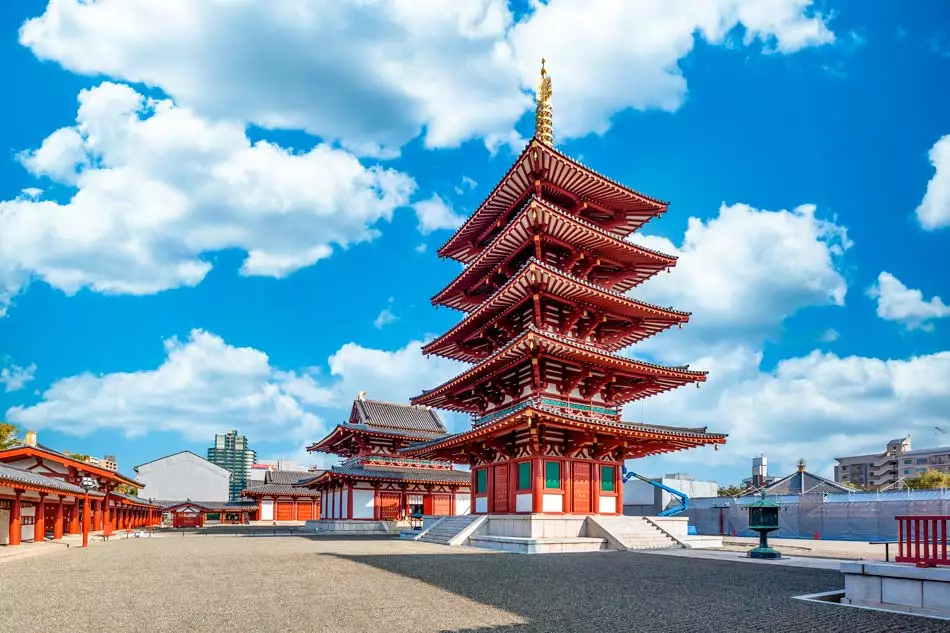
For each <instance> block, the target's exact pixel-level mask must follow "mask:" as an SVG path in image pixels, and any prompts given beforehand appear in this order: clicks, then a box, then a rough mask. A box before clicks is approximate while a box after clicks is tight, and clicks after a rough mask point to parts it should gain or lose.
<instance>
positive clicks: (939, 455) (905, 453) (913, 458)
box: [835, 436, 950, 489]
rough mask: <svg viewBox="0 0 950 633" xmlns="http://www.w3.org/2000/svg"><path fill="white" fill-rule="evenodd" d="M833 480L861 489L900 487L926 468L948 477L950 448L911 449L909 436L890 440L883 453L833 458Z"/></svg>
mask: <svg viewBox="0 0 950 633" xmlns="http://www.w3.org/2000/svg"><path fill="white" fill-rule="evenodd" d="M835 460H836V461H837V462H838V464H837V465H836V466H835V481H837V482H838V483H847V484H853V485H855V486H858V487H861V488H873V489H881V488H902V487H903V481H904V479H907V478H909V477H918V476H920V475H922V474H923V473H925V472H926V471H927V470H929V469H933V470H937V471H940V472H942V473H948V474H950V446H938V447H935V448H923V449H918V450H912V449H911V444H910V436H907V437H904V438H900V439H896V440H891V441H890V442H888V443H887V446H886V447H885V449H884V452H883V453H875V454H872V455H854V456H851V457H836V458H835Z"/></svg>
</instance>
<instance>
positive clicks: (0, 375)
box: [0, 357, 36, 393]
mask: <svg viewBox="0 0 950 633" xmlns="http://www.w3.org/2000/svg"><path fill="white" fill-rule="evenodd" d="M3 364H4V365H5V367H0V385H3V390H4V391H5V392H6V393H11V392H13V391H19V390H21V389H23V388H24V387H25V386H26V383H28V382H30V381H31V380H33V379H34V378H35V377H36V363H30V364H29V365H27V366H26V367H21V366H19V365H16V364H14V363H13V360H12V359H10V358H9V357H8V358H6V359H4V362H3Z"/></svg>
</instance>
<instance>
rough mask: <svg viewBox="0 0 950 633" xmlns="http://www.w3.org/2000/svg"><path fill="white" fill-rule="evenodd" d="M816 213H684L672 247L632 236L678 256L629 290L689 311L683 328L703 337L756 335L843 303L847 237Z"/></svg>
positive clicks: (733, 209) (730, 208) (728, 209)
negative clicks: (808, 311)
mask: <svg viewBox="0 0 950 633" xmlns="http://www.w3.org/2000/svg"><path fill="white" fill-rule="evenodd" d="M815 211H816V209H815V207H814V206H813V205H801V206H799V207H797V208H795V209H793V210H791V211H786V210H781V211H766V210H759V209H755V208H753V207H751V206H749V205H746V204H741V203H740V204H733V205H725V204H723V205H722V206H721V207H720V209H719V215H718V216H716V217H714V218H711V219H709V220H707V221H703V220H700V219H699V218H695V217H693V218H690V219H689V222H688V225H687V229H686V234H685V235H684V237H683V240H682V243H681V244H680V245H679V246H676V245H674V244H673V243H672V242H671V241H670V240H668V239H666V238H660V237H656V236H651V235H643V234H639V233H636V234H634V235H633V237H632V241H634V242H636V243H638V244H641V245H643V246H646V247H648V248H653V249H655V250H659V251H662V252H665V253H668V254H671V255H677V256H678V257H679V260H678V262H677V264H676V266H675V267H674V268H673V270H672V272H671V273H669V274H667V273H661V274H660V275H658V276H656V277H654V278H653V279H651V280H650V281H648V282H646V284H644V285H643V286H640V287H637V288H635V289H634V290H633V292H632V293H631V294H633V295H634V296H636V297H639V298H643V299H645V300H647V301H651V302H653V303H658V304H660V305H664V306H673V307H675V308H678V309H681V310H686V311H690V312H693V313H694V314H693V317H692V318H691V320H690V323H689V325H687V326H685V330H684V332H685V333H686V334H687V336H690V338H691V340H692V335H696V336H697V337H700V338H703V339H705V340H707V341H708V340H710V337H715V338H722V337H724V336H737V337H740V338H741V339H743V340H748V339H749V337H750V336H753V337H756V338H762V337H763V336H764V335H765V334H766V333H768V332H769V331H772V330H774V329H776V328H777V327H778V326H780V325H781V323H782V321H783V320H784V319H785V318H787V317H789V316H791V315H792V314H794V313H795V312H796V311H797V310H799V309H801V308H804V307H808V306H813V305H843V304H844V299H845V294H846V293H847V282H846V281H845V279H844V277H843V276H842V275H841V273H840V272H839V270H838V267H839V263H840V259H841V258H842V255H843V254H844V253H845V251H846V250H847V249H848V248H850V246H851V241H850V240H849V239H848V234H847V230H846V229H845V228H844V227H842V226H840V225H838V224H836V223H835V222H833V221H831V220H823V219H820V218H818V217H816V214H815ZM670 334H671V335H673V336H681V335H682V333H681V332H678V331H677V332H672V333H670ZM663 340H665V335H664V339H663Z"/></svg>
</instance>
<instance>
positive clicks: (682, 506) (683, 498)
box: [622, 466, 689, 517]
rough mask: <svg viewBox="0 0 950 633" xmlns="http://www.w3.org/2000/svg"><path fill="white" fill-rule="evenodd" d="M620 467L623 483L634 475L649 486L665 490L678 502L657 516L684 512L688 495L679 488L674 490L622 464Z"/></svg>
mask: <svg viewBox="0 0 950 633" xmlns="http://www.w3.org/2000/svg"><path fill="white" fill-rule="evenodd" d="M622 468H623V483H627V482H628V481H630V480H631V479H633V478H634V477H636V478H637V479H639V480H640V481H645V482H646V483H648V484H650V485H651V486H656V487H657V488H659V489H660V490H665V491H666V492H668V493H670V494H671V495H673V497H675V498H676V499H677V501H679V502H680V505H678V506H673V507H672V508H669V509H667V510H664V511H663V512H661V513H660V514H659V515H658V516H661V517H671V516H676V515H677V514H681V513H683V512H686V510H687V509H688V508H689V497H688V496H686V493H683V492H680V491H679V490H676V489H674V488H670V487H669V486H664V485H663V484H661V483H659V482H656V481H653V480H652V479H647V478H646V477H644V476H643V475H638V474H637V473H635V472H631V471H628V470H627V467H626V466H623V467H622Z"/></svg>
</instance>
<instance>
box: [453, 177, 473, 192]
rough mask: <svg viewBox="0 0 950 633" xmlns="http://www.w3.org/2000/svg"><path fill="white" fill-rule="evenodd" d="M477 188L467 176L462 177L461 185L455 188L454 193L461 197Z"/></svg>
mask: <svg viewBox="0 0 950 633" xmlns="http://www.w3.org/2000/svg"><path fill="white" fill-rule="evenodd" d="M477 186H478V183H477V182H475V181H474V180H472V179H471V178H469V177H468V176H462V184H460V185H457V186H456V187H455V193H457V194H458V195H462V194H464V193H465V192H467V191H471V190H472V189H474V188H475V187H477Z"/></svg>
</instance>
